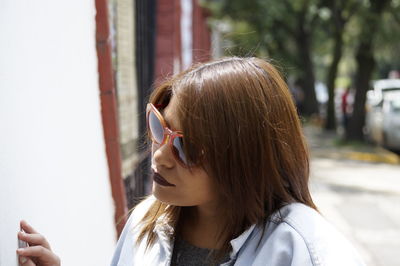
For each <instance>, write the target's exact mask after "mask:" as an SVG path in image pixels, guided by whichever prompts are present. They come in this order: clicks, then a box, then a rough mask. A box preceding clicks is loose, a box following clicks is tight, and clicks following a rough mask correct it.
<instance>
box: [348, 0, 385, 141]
mask: <svg viewBox="0 0 400 266" xmlns="http://www.w3.org/2000/svg"><path fill="white" fill-rule="evenodd" d="M388 3H390V0H374V1H371V7H370V11H369V14H368V15H367V16H366V18H365V23H364V27H363V30H362V32H361V35H360V44H359V46H358V49H357V54H356V61H357V72H356V80H355V88H356V95H355V99H354V105H353V114H352V116H351V118H350V123H349V127H348V129H347V131H346V138H347V139H348V140H363V139H364V134H363V128H364V124H365V100H366V95H367V90H368V88H369V81H370V80H371V77H372V73H373V70H374V67H375V59H374V51H373V42H374V39H375V37H376V32H377V30H378V26H379V23H380V21H381V18H382V13H383V10H384V9H385V7H386V6H387V5H388Z"/></svg>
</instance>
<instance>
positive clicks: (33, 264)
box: [17, 221, 60, 266]
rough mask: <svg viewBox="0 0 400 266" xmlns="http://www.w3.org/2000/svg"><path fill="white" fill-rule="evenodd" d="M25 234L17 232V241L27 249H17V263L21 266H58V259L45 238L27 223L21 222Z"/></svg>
mask: <svg viewBox="0 0 400 266" xmlns="http://www.w3.org/2000/svg"><path fill="white" fill-rule="evenodd" d="M21 228H22V229H23V230H24V231H25V232H18V239H20V240H23V241H25V242H27V243H28V245H29V246H28V247H25V248H19V249H17V254H18V255H19V263H20V265H23V266H60V258H59V257H58V256H57V255H56V254H54V253H53V252H52V251H51V248H50V245H49V243H48V242H47V240H46V238H44V236H42V235H41V234H39V233H38V232H36V231H35V229H33V228H32V226H30V225H29V224H28V223H27V222H25V221H21Z"/></svg>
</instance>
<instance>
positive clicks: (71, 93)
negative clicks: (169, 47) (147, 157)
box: [0, 0, 116, 266]
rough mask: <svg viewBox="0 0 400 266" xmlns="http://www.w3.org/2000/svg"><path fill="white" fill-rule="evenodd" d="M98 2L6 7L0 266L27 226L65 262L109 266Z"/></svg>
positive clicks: (0, 62) (1, 35)
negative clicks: (23, 223)
mask: <svg viewBox="0 0 400 266" xmlns="http://www.w3.org/2000/svg"><path fill="white" fill-rule="evenodd" d="M95 13H96V12H95V6H94V1H89V0H68V1H65V0H36V1H29V0H25V1H23V0H1V1H0V265H4V266H13V265H17V258H16V255H15V254H16V253H15V250H16V248H17V237H16V236H17V231H18V229H19V220H20V219H26V220H27V221H29V222H30V223H31V224H32V225H33V226H34V227H36V229H37V230H38V231H40V232H42V233H43V234H44V235H45V236H46V237H47V239H48V240H49V242H50V243H51V245H52V247H53V250H54V251H55V252H56V253H57V254H58V255H59V256H60V257H61V259H62V264H63V265H65V266H68V265H74V266H75V265H78V266H79V265H84V266H87V265H96V266H97V265H108V264H109V262H110V259H111V255H112V252H113V249H114V246H115V240H116V233H115V227H114V222H113V216H114V206H113V201H112V197H111V189H110V184H109V179H108V170H107V161H106V157H105V145H104V138H103V131H102V124H101V113H100V99H99V89H98V72H97V55H96V50H95Z"/></svg>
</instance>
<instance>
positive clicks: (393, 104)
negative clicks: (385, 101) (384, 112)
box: [390, 98, 400, 113]
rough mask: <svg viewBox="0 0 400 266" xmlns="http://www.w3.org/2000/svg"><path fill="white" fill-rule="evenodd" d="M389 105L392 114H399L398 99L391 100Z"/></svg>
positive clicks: (399, 103)
mask: <svg viewBox="0 0 400 266" xmlns="http://www.w3.org/2000/svg"><path fill="white" fill-rule="evenodd" d="M390 105H391V109H392V111H393V112H396V113H397V112H400V98H399V99H394V100H392V101H391V103H390Z"/></svg>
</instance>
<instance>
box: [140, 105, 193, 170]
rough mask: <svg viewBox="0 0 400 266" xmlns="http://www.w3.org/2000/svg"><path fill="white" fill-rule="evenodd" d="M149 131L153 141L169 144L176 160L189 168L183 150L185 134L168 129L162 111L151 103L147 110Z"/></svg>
mask: <svg viewBox="0 0 400 266" xmlns="http://www.w3.org/2000/svg"><path fill="white" fill-rule="evenodd" d="M146 118H147V131H148V134H149V136H150V138H151V140H152V141H153V142H155V143H157V144H159V145H164V144H166V143H168V144H169V146H170V148H171V150H172V154H173V155H174V157H175V159H176V160H177V161H178V162H179V163H180V164H181V165H182V166H183V167H188V166H189V165H188V162H187V159H186V155H185V152H184V149H183V134H182V132H181V131H173V130H171V129H170V128H168V126H167V123H166V122H165V120H164V118H163V116H162V115H161V113H160V111H158V109H157V108H156V107H155V106H154V105H153V104H151V103H148V104H147V108H146Z"/></svg>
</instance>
